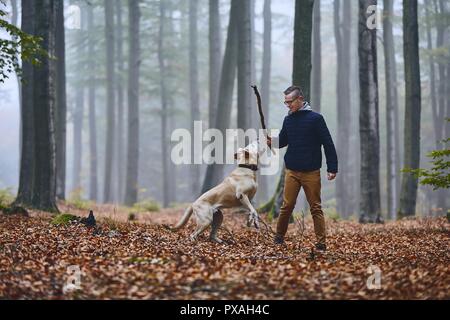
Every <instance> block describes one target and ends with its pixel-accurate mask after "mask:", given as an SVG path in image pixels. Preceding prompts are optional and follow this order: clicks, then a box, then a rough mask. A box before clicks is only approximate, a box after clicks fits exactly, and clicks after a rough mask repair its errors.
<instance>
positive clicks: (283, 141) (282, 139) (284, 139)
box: [267, 119, 288, 149]
mask: <svg viewBox="0 0 450 320" xmlns="http://www.w3.org/2000/svg"><path fill="white" fill-rule="evenodd" d="M285 122H286V119H285V120H284V121H283V127H282V128H281V131H280V134H279V135H278V137H273V138H271V137H267V144H268V145H269V147H278V148H279V149H281V148H284V147H286V146H287V145H288V136H287V131H286V129H285V127H284V123H285Z"/></svg>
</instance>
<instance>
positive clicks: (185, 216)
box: [168, 205, 194, 231]
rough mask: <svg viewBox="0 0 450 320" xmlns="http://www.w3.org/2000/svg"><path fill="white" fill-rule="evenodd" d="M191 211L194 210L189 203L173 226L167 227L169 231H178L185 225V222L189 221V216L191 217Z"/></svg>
mask: <svg viewBox="0 0 450 320" xmlns="http://www.w3.org/2000/svg"><path fill="white" fill-rule="evenodd" d="M193 212H194V210H193V209H192V205H190V206H189V207H188V208H187V209H186V210H185V211H184V214H183V217H182V218H181V220H180V221H179V222H178V223H177V224H176V225H175V226H174V227H168V229H169V230H171V231H178V230H180V229H181V228H183V227H184V226H185V225H186V223H187V222H188V221H189V218H190V217H191V215H192V213H193Z"/></svg>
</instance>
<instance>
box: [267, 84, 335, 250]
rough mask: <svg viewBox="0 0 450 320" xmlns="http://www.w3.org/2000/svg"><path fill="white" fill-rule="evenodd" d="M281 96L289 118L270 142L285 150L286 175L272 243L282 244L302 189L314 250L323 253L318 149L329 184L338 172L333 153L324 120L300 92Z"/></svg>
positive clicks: (293, 88) (294, 88)
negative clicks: (313, 237) (276, 136)
mask: <svg viewBox="0 0 450 320" xmlns="http://www.w3.org/2000/svg"><path fill="white" fill-rule="evenodd" d="M284 95H285V101H284V104H285V105H286V106H287V107H288V108H289V114H288V115H287V116H286V117H285V118H284V121H283V127H282V129H281V131H280V134H279V136H278V138H273V140H274V141H275V139H277V140H278V147H279V148H284V147H286V146H288V149H287V152H286V155H285V156H284V161H285V164H286V174H285V181H284V191H283V205H282V206H281V209H280V216H279V217H278V224H277V234H276V236H275V243H277V244H282V243H283V242H284V236H285V234H286V231H287V228H288V224H289V219H290V217H291V214H292V211H293V210H294V207H295V203H296V201H297V196H298V193H299V192H300V189H301V188H302V187H303V189H304V191H305V195H306V199H307V201H308V203H309V206H310V209H311V215H312V217H313V221H314V232H315V234H316V238H317V243H316V249H318V250H321V251H325V250H326V244H325V219H324V215H323V211H322V205H321V198H320V189H321V182H320V168H321V167H322V149H321V147H322V146H323V147H324V150H325V156H326V160H327V167H328V168H327V169H328V170H327V171H328V180H330V181H331V180H334V179H335V178H336V174H337V172H338V160H337V154H336V149H335V147H334V143H333V139H332V138H331V135H330V132H329V130H328V128H327V125H326V123H325V120H324V118H323V117H322V115H321V114H319V113H317V112H314V111H312V109H311V107H310V105H309V103H308V102H306V101H304V97H303V93H302V90H301V88H300V87H297V86H291V87H289V88H287V89H286V90H285V91H284ZM267 144H268V145H269V146H271V145H272V138H270V137H267ZM274 144H275V143H274ZM275 146H276V144H275Z"/></svg>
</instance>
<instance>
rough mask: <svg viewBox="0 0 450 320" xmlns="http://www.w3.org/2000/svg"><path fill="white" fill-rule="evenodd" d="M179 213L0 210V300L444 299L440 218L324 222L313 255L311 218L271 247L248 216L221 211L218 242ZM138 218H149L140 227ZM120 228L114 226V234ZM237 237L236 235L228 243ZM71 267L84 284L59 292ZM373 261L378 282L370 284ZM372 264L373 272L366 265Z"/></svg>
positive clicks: (447, 274) (444, 239) (449, 294)
mask: <svg viewBox="0 0 450 320" xmlns="http://www.w3.org/2000/svg"><path fill="white" fill-rule="evenodd" d="M181 213H182V210H172V211H164V212H162V213H151V214H152V215H154V216H155V217H156V216H158V217H157V219H145V218H144V219H140V220H141V221H140V222H135V223H118V224H116V225H114V226H111V225H110V224H100V226H99V227H98V228H97V229H90V228H87V227H85V226H83V225H81V224H78V223H71V224H69V225H67V226H59V227H57V226H53V225H51V224H50V218H49V217H48V216H46V215H45V214H34V215H33V217H30V218H26V217H18V216H15V217H14V216H13V217H7V216H3V215H0V298H12V299H19V298H20V299H110V298H112V299H117V298H126V299H127V298H128V299H429V298H437V299H449V298H450V269H449V262H450V252H449V244H450V241H449V224H448V223H447V221H446V220H445V219H443V218H435V219H426V220H424V219H421V220H405V221H399V222H391V223H387V224H385V225H360V224H357V223H354V222H333V221H327V228H328V239H327V246H328V251H327V252H326V253H319V252H316V251H312V250H311V248H312V245H313V243H314V232H313V227H312V223H311V221H310V220H308V221H307V222H306V230H305V232H304V235H303V237H300V236H298V235H297V232H296V226H295V225H291V226H290V231H289V234H288V238H287V244H286V245H285V246H281V247H280V246H276V245H273V244H272V243H270V242H268V241H267V240H266V238H265V237H264V236H263V235H262V234H261V233H258V232H257V231H256V230H254V229H249V228H247V227H245V226H244V225H245V217H244V216H239V215H236V214H228V215H225V224H226V226H227V228H228V229H229V230H230V231H231V233H230V232H226V231H225V230H222V231H221V232H220V236H221V237H222V238H223V239H228V240H230V242H231V240H234V244H228V245H219V244H215V243H211V242H209V241H208V238H207V233H205V234H204V235H203V236H202V237H200V239H199V240H198V241H197V242H196V243H191V242H190V241H189V240H188V235H189V233H190V232H192V230H193V228H194V226H193V224H192V222H191V224H190V225H189V226H188V227H187V228H186V229H185V230H183V231H181V232H180V233H178V234H176V233H171V232H169V231H167V230H166V229H164V228H163V227H161V226H160V225H159V224H155V222H154V221H155V220H158V222H173V221H175V220H176V219H177V217H179V216H180V214H181ZM142 221H147V222H148V221H150V222H148V223H142ZM111 227H112V228H117V230H111ZM232 238H233V239H232ZM68 266H78V268H79V269H80V271H81V278H80V279H81V283H80V284H81V287H80V289H78V290H69V291H65V292H64V291H63V287H64V285H65V284H66V283H67V281H68V280H69V279H70V278H69V277H70V275H71V274H70V273H68V269H67V268H68ZM369 266H376V268H379V270H380V272H381V274H380V275H381V283H380V284H381V288H380V289H374V288H372V289H369V288H368V286H367V282H368V279H369V282H370V278H369V277H371V273H369V272H368V268H369ZM372 270H373V269H372Z"/></svg>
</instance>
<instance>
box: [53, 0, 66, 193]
mask: <svg viewBox="0 0 450 320" xmlns="http://www.w3.org/2000/svg"><path fill="white" fill-rule="evenodd" d="M56 7H57V8H56V114H55V116H56V196H57V197H58V198H59V199H62V200H64V199H65V193H66V124H67V119H66V118H67V103H66V48H65V47H66V40H65V29H64V2H63V1H57V2H56Z"/></svg>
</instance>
